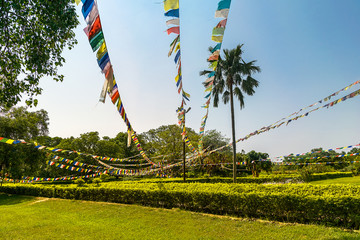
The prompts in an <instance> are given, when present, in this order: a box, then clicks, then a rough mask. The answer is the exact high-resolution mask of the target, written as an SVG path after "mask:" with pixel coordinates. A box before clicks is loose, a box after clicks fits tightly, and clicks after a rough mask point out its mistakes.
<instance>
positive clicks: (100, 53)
mask: <svg viewBox="0 0 360 240" xmlns="http://www.w3.org/2000/svg"><path fill="white" fill-rule="evenodd" d="M106 52H107V48H106V44H105V42H103V44H101V46H100V48H99V50H98V51H97V53H96V58H97V59H99V60H100V59H101V58H102V57H103V56H104V55H105V53H106Z"/></svg>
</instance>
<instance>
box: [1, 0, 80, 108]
mask: <svg viewBox="0 0 360 240" xmlns="http://www.w3.org/2000/svg"><path fill="white" fill-rule="evenodd" d="M0 4H1V5H0V53H1V54H0V109H1V108H8V107H12V106H14V105H15V104H16V103H18V102H20V100H21V95H22V94H27V95H28V96H29V97H28V99H27V100H26V103H27V104H28V105H35V106H36V105H37V99H34V96H36V95H39V94H41V91H42V89H41V88H40V87H39V80H40V79H41V78H43V77H44V76H50V77H52V78H53V79H54V80H55V81H62V80H63V78H64V76H63V75H61V74H58V73H57V71H58V67H59V66H62V65H63V63H64V62H65V59H64V58H63V57H62V56H61V54H62V52H63V50H64V49H65V48H66V47H67V48H69V49H71V48H73V46H74V44H76V43H77V41H76V39H75V33H74V32H73V29H74V28H75V27H76V26H77V25H78V23H79V21H78V20H77V15H76V10H75V8H74V5H73V4H72V0H57V1H49V0H32V1H30V0H21V1H19V0H7V1H4V0H3V1H1V3H0Z"/></svg>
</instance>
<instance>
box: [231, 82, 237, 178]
mask: <svg viewBox="0 0 360 240" xmlns="http://www.w3.org/2000/svg"><path fill="white" fill-rule="evenodd" d="M230 107H231V128H232V145H233V182H234V183H236V143H235V114H234V96H233V86H232V84H230Z"/></svg>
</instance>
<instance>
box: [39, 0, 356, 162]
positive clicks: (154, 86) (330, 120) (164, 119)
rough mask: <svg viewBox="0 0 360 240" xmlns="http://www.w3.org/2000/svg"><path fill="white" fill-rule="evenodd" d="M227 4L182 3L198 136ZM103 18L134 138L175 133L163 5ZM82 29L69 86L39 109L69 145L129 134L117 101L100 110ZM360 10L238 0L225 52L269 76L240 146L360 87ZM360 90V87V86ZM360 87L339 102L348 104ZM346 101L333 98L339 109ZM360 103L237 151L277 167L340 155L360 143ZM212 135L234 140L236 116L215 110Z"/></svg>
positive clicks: (334, 2) (110, 12) (144, 3)
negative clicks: (301, 156) (313, 154)
mask: <svg viewBox="0 0 360 240" xmlns="http://www.w3.org/2000/svg"><path fill="white" fill-rule="evenodd" d="M217 3H218V0H196V1H194V0H180V22H181V26H180V32H181V51H182V71H183V86H184V89H185V90H186V91H187V92H188V93H190V94H191V101H190V103H189V105H188V106H190V107H191V108H192V109H191V111H190V112H189V113H188V114H187V126H188V127H191V128H193V129H195V131H197V132H198V131H199V127H200V121H201V118H202V116H203V115H204V114H205V111H204V110H203V109H202V108H200V106H201V105H202V104H203V103H204V102H205V99H204V88H203V86H202V84H201V82H202V81H204V80H205V78H203V77H200V76H199V71H201V70H203V69H206V68H207V62H206V59H207V57H208V55H209V54H208V52H207V48H208V47H209V46H214V45H215V43H214V42H212V41H211V40H210V38H211V31H212V28H213V27H215V25H216V24H217V22H218V21H219V20H220V19H215V18H214V13H215V10H216V8H217ZM98 5H99V11H100V17H101V21H102V26H103V31H104V35H105V39H106V42H107V45H108V50H109V55H110V59H111V61H112V64H113V66H114V73H115V77H116V80H117V82H118V85H119V91H120V95H121V98H122V100H123V102H124V104H125V109H126V112H127V114H128V117H129V120H130V122H131V124H132V126H133V128H134V129H135V130H136V131H137V132H138V133H141V132H144V131H148V130H149V129H153V128H157V127H159V126H161V125H166V124H176V123H177V117H176V112H175V110H176V109H177V107H178V105H179V103H180V96H179V95H178V94H177V90H176V86H175V81H174V78H175V76H176V68H175V64H174V61H173V57H170V58H168V57H167V53H168V51H169V44H170V43H171V41H172V40H173V39H174V37H175V35H173V34H171V35H170V36H168V35H167V34H166V32H165V30H166V28H167V26H166V24H165V21H166V20H167V18H166V17H164V15H163V14H164V9H163V5H162V3H161V1H160V0H154V1H148V0H136V1H116V0H106V1H102V0H98ZM77 9H78V14H79V18H80V22H81V25H80V26H79V27H78V28H77V29H76V38H77V40H78V42H79V43H78V45H77V46H76V47H75V48H74V49H72V50H71V51H68V50H66V51H65V52H64V57H65V59H66V64H65V65H64V66H63V67H62V68H61V69H60V72H61V73H62V74H64V75H65V79H64V82H63V83H56V82H54V81H51V80H50V79H48V78H46V79H43V80H42V82H41V86H42V87H43V89H44V90H43V94H42V95H41V96H40V97H39V106H38V108H39V109H40V108H43V109H45V110H47V111H48V112H49V117H50V136H53V137H54V136H60V137H70V136H75V137H77V136H79V135H80V134H81V133H85V132H90V131H98V132H99V133H100V136H110V137H114V136H115V135H116V134H117V133H118V132H119V131H126V126H125V124H124V122H123V121H122V119H121V117H120V115H119V114H118V113H117V111H116V108H115V107H114V106H113V105H112V103H111V101H109V98H107V99H106V103H105V104H102V103H98V98H99V95H100V91H101V88H102V85H103V81H104V76H103V75H102V74H101V73H100V69H99V67H98V66H97V62H96V56H95V54H94V53H93V52H92V51H91V48H90V45H89V43H88V40H87V37H86V35H85V34H84V33H83V31H82V29H83V28H84V27H85V22H84V20H83V18H82V16H81V13H80V9H81V7H80V6H78V7H77ZM359 12H360V2H359V1H357V0H344V1H340V0H317V1H313V0H292V1H288V0H233V1H232V6H231V9H230V14H229V18H228V25H227V29H226V31H225V36H224V42H223V49H224V48H225V49H231V48H234V47H236V45H237V44H240V43H241V44H244V47H243V50H244V55H243V57H244V59H245V61H251V60H257V64H258V65H259V66H260V67H261V69H262V72H261V73H260V74H256V75H254V77H255V78H256V79H257V80H259V81H260V86H259V88H258V89H257V90H256V94H255V95H254V96H252V97H246V98H245V109H243V110H241V111H240V108H239V105H238V104H236V105H235V109H236V136H237V138H240V137H243V136H245V135H247V134H248V133H250V132H253V131H255V130H257V129H259V128H261V127H263V126H266V125H269V124H272V123H274V122H276V121H277V120H279V119H281V118H282V117H285V116H288V115H289V114H291V113H293V112H295V111H297V110H299V109H300V108H302V107H306V106H308V105H310V104H312V103H314V102H316V101H318V100H321V99H322V98H324V97H326V96H328V95H330V94H332V93H333V92H336V91H338V90H340V89H342V88H343V87H345V86H347V85H350V84H351V83H353V82H355V81H357V80H359V79H360V68H359V63H360V45H359V43H360V31H359V22H360V15H359V14H358V13H359ZM358 85H359V84H358ZM357 89H359V86H356V87H353V88H352V89H351V90H348V91H346V92H345V93H343V94H340V95H338V97H342V96H344V95H345V94H349V93H351V92H352V91H355V90H357ZM335 99H337V98H334V100H335ZM359 106H360V97H356V98H353V99H350V100H347V101H346V102H344V103H340V104H338V105H336V106H334V107H332V108H329V109H321V110H319V111H316V112H314V113H312V114H310V115H309V116H308V117H306V118H302V119H300V120H297V121H295V122H293V123H291V124H289V125H288V126H286V127H281V128H278V129H275V130H272V131H269V132H267V133H264V134H261V135H258V136H255V137H253V138H250V139H249V140H247V141H245V142H241V143H238V144H237V149H238V150H241V149H244V150H245V151H246V152H247V151H251V150H256V151H261V152H268V153H269V154H270V156H272V157H276V156H279V155H285V154H289V153H302V152H307V151H308V150H310V149H311V148H315V147H323V148H326V149H327V148H335V147H342V146H346V145H351V144H357V143H359V142H360V137H359V132H360V125H359V120H360V111H359ZM206 129H207V130H210V129H217V130H218V131H220V132H222V133H223V134H224V135H226V136H227V137H230V134H231V125H230V107H229V105H223V104H220V106H219V108H213V107H211V109H210V114H209V118H208V122H207V126H206Z"/></svg>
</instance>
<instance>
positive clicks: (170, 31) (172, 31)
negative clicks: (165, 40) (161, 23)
mask: <svg viewBox="0 0 360 240" xmlns="http://www.w3.org/2000/svg"><path fill="white" fill-rule="evenodd" d="M166 32H167V34H168V35H170V33H175V34H180V27H171V28H169V29H168V30H166Z"/></svg>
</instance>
